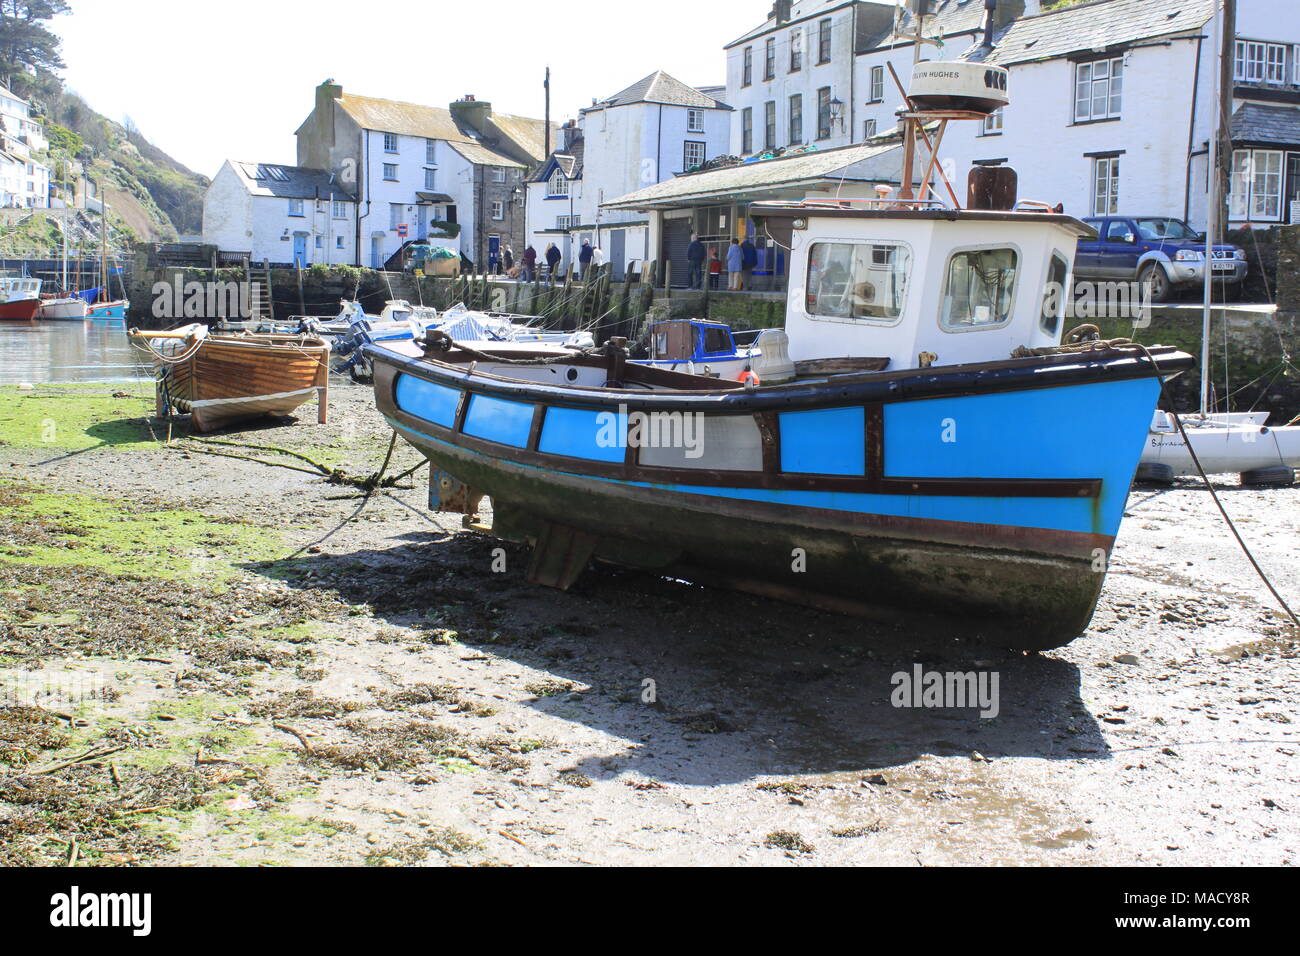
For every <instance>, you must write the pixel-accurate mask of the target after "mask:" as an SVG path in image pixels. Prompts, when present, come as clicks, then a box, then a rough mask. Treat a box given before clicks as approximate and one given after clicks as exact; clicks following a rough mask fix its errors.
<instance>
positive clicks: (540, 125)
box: [338, 93, 555, 166]
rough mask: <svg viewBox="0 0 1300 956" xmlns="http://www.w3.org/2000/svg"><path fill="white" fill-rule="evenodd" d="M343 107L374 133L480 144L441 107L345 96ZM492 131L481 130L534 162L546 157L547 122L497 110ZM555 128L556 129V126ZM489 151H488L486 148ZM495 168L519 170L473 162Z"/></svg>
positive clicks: (489, 119) (507, 162)
mask: <svg viewBox="0 0 1300 956" xmlns="http://www.w3.org/2000/svg"><path fill="white" fill-rule="evenodd" d="M338 103H339V106H341V107H342V108H343V111H344V112H345V113H347V114H348V115H349V116H351V117H352V119H354V120H355V121H356V123H357V125H358V126H360V127H361V128H362V129H371V130H376V131H379V132H384V133H398V134H401V135H404V136H423V137H425V138H426V139H440V140H443V141H445V142H448V143H451V144H453V145H455V144H456V143H469V144H474V143H478V139H479V137H478V136H476V135H475V131H473V130H470V129H467V128H466V127H465V126H463V125H462V124H460V123H458V122H457V121H456V118H455V117H454V116H453V115H452V111H451V110H449V109H445V108H444V107H441V106H425V105H422V104H420V103H405V102H402V101H401V100H385V99H380V98H378V97H374V96H357V95H356V94H354V93H345V94H343V96H341V97H339V99H338ZM487 122H488V124H489V126H490V127H491V128H489V129H484V130H479V131H478V132H479V133H481V134H482V135H483V136H485V137H489V138H491V137H492V136H493V135H494V134H496V133H500V135H501V136H503V137H504V138H506V139H508V140H509V141H510V142H511V143H513V144H514V145H515V147H516V148H517V149H519V150H521V151H522V152H523V153H524V154H525V155H527V156H529V157H531V158H532V159H533V160H535V161H538V162H540V161H541V160H542V159H544V158H545V156H546V153H545V150H546V145H545V144H546V122H545V120H538V119H530V118H529V117H526V116H515V115H513V114H511V113H498V112H496V111H495V110H493V111H492V112H491V113H489V114H488V116H487ZM552 128H555V126H554V124H552ZM485 148H486V147H485ZM480 161H481V162H485V163H488V164H490V165H494V166H518V165H520V164H519V163H518V162H516V161H515V160H512V159H506V158H504V157H503V158H502V160H501V161H497V160H495V159H487V158H485V159H483V160H473V162H480Z"/></svg>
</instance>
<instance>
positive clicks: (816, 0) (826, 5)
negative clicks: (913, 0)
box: [723, 0, 894, 50]
mask: <svg viewBox="0 0 1300 956" xmlns="http://www.w3.org/2000/svg"><path fill="white" fill-rule="evenodd" d="M853 2H854V0H802V2H800V3H796V4H795V5H794V6H793V7H792V8H791V10H790V19H789V20H787V21H785V22H784V23H777V22H776V20H775V19H773V18H772V17H768V18H767V19H766V20H765V21H763V22H762V23H761V24H759V25H758V26H756V27H754V29H752V30H750V31H749V32H748V33H746V34H745V35H744V36H742V37H737V38H736V39H734V40H732V41H731V42H730V43H728V44H727V45H726V46H724V47H723V49H724V50H730V49H731V48H732V47H733V46H739V45H740V44H742V43H748V42H749V41H750V40H754V39H756V38H758V37H761V36H762V35H763V34H764V33H768V32H770V31H772V30H778V29H781V28H783V27H787V26H789V25H790V24H792V23H799V22H800V21H802V20H811V19H812V18H814V17H821V16H825V15H826V14H828V13H830V12H831V11H832V10H838V9H839V8H840V7H847V6H851V5H852V4H853ZM873 2H874V3H876V4H881V0H873ZM884 5H886V6H891V7H892V6H893V5H894V4H893V2H892V0H890V2H889V3H887V4H884Z"/></svg>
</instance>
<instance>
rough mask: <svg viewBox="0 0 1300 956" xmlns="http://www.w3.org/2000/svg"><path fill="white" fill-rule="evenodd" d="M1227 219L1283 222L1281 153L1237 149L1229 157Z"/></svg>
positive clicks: (1270, 150) (1265, 150)
mask: <svg viewBox="0 0 1300 956" xmlns="http://www.w3.org/2000/svg"><path fill="white" fill-rule="evenodd" d="M1228 215H1229V217H1230V218H1232V219H1239V220H1250V221H1254V220H1271V221H1277V220H1279V219H1281V218H1282V151H1281V150H1275V149H1238V150H1236V151H1234V152H1233V154H1232V181H1231V186H1230V192H1229V193H1228Z"/></svg>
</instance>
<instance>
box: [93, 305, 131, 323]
mask: <svg viewBox="0 0 1300 956" xmlns="http://www.w3.org/2000/svg"><path fill="white" fill-rule="evenodd" d="M87 317H88V318H91V319H125V318H126V302H125V301H117V302H100V303H97V304H95V305H92V306H91V307H90V309H89V311H88V313H87Z"/></svg>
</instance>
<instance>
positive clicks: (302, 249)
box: [293, 232, 307, 269]
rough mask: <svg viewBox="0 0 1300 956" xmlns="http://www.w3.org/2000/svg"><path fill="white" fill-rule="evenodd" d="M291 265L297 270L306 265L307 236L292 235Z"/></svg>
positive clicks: (303, 234)
mask: <svg viewBox="0 0 1300 956" xmlns="http://www.w3.org/2000/svg"><path fill="white" fill-rule="evenodd" d="M293 264H294V265H295V266H297V267H298V268H299V269H301V268H303V267H304V266H306V265H307V235H306V233H302V232H295V233H294V234H293Z"/></svg>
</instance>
